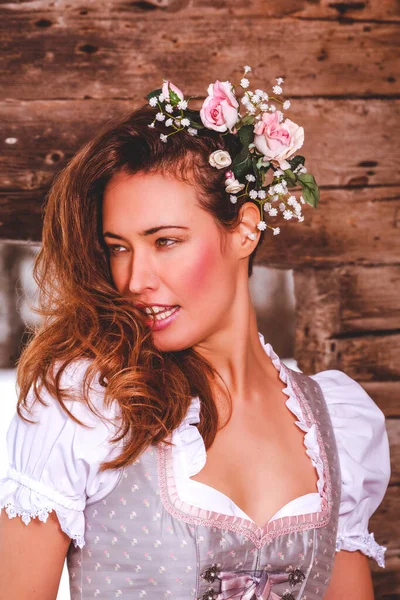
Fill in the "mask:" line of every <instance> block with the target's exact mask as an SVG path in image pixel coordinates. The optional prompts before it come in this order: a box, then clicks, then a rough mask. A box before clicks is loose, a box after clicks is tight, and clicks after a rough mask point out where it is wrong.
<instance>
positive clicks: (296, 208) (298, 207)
mask: <svg viewBox="0 0 400 600" xmlns="http://www.w3.org/2000/svg"><path fill="white" fill-rule="evenodd" d="M293 208H294V210H295V213H296V215H301V204H298V203H297V202H296V204H295V205H294V207H293Z"/></svg>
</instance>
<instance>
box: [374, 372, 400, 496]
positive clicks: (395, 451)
mask: <svg viewBox="0 0 400 600" xmlns="http://www.w3.org/2000/svg"><path fill="white" fill-rule="evenodd" d="M399 388H400V381H399ZM399 397H400V391H399V392H398V394H397V399H398V401H399ZM374 400H375V399H374ZM386 429H387V432H388V438H389V446H390V464H391V471H392V473H391V477H390V484H391V485H397V486H398V485H399V484H400V420H399V419H386Z"/></svg>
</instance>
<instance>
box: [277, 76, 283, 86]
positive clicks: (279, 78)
mask: <svg viewBox="0 0 400 600" xmlns="http://www.w3.org/2000/svg"><path fill="white" fill-rule="evenodd" d="M276 83H277V84H278V85H281V83H283V79H282V77H277V79H276Z"/></svg>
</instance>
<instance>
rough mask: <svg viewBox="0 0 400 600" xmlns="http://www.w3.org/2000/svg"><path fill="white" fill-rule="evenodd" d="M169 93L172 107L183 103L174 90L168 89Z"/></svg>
mask: <svg viewBox="0 0 400 600" xmlns="http://www.w3.org/2000/svg"><path fill="white" fill-rule="evenodd" d="M168 92H169V101H170V103H171V104H172V105H174V104H178V102H180V101H181V99H180V98H179V96H178V94H177V93H176V92H174V90H170V89H168Z"/></svg>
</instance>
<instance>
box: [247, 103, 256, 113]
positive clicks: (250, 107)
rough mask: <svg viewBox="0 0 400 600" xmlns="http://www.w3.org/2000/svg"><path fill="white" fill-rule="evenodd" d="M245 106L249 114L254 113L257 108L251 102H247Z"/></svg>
mask: <svg viewBox="0 0 400 600" xmlns="http://www.w3.org/2000/svg"><path fill="white" fill-rule="evenodd" d="M246 108H247V111H248V113H249V114H250V115H254V114H255V112H256V110H257V109H256V107H255V106H254V105H253V104H248V105H247V107H246Z"/></svg>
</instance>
